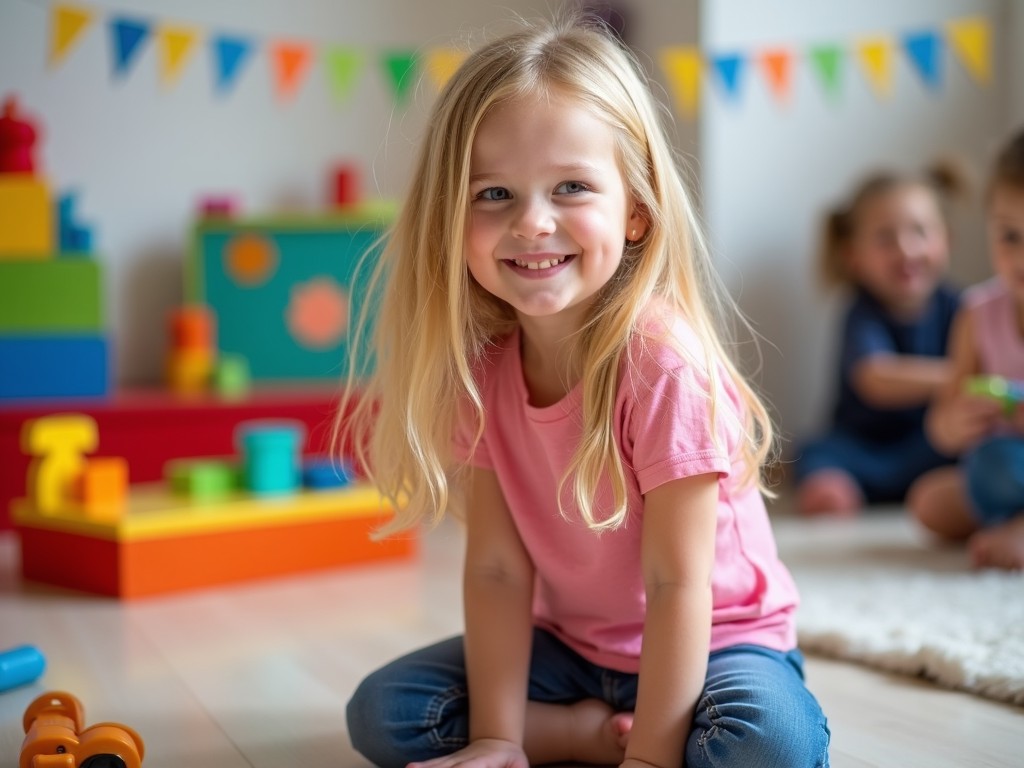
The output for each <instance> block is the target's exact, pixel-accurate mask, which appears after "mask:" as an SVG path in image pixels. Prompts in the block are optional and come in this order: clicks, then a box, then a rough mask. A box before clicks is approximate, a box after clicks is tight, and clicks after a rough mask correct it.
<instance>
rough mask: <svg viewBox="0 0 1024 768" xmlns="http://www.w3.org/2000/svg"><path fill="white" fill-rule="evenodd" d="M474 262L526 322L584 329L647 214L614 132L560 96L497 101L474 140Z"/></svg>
mask: <svg viewBox="0 0 1024 768" xmlns="http://www.w3.org/2000/svg"><path fill="white" fill-rule="evenodd" d="M469 197H470V210H469V219H468V225H467V232H466V251H465V257H466V263H467V265H468V267H469V271H470V273H471V274H472V275H473V277H474V279H475V280H476V281H477V282H478V283H479V284H480V285H481V286H482V287H483V288H484V289H485V290H486V291H488V292H489V293H491V294H493V295H494V296H496V297H498V298H499V299H502V300H504V301H505V302H507V303H508V304H509V305H511V306H512V308H513V309H514V310H515V312H516V315H517V316H518V317H519V319H520V322H522V323H524V324H529V323H543V324H545V325H548V326H549V327H550V324H552V323H555V324H558V327H559V328H562V329H564V330H565V332H567V333H571V332H573V331H574V330H577V329H578V328H580V327H581V326H582V324H583V322H584V319H585V317H586V311H587V308H588V307H589V306H590V304H591V303H592V302H593V300H594V298H595V296H596V294H597V293H598V291H599V290H600V289H601V287H602V286H604V285H605V283H607V282H608V280H609V279H610V278H611V277H612V275H613V274H614V273H615V271H616V270H617V269H618V267H619V264H620V262H621V261H622V255H623V248H624V246H625V241H626V239H627V237H628V238H629V239H630V240H637V239H639V238H641V237H643V234H644V232H645V231H646V230H645V227H646V224H645V222H644V221H643V218H642V217H641V216H640V215H639V214H638V213H637V212H636V209H635V206H634V204H633V202H632V200H631V198H630V194H629V192H628V190H627V189H626V184H625V181H624V179H623V175H622V172H621V170H620V168H619V163H618V154H617V152H616V148H615V137H614V134H613V132H612V129H611V128H610V127H609V126H608V125H607V124H606V123H604V122H603V121H601V120H600V119H598V118H597V117H596V116H595V115H594V114H593V112H592V111H590V110H589V109H587V108H585V107H584V106H582V105H581V104H580V103H579V102H577V101H573V100H572V99H569V98H566V97H564V96H561V95H559V94H551V95H550V97H525V98H522V99H517V100H514V101H509V102H504V103H501V104H498V105H496V106H495V107H494V108H492V109H491V111H490V112H489V113H488V114H487V115H486V117H485V118H484V120H483V121H482V122H481V124H480V127H479V129H478V131H477V135H476V139H475V140H474V142H473V148H472V154H471V159H470V177H469Z"/></svg>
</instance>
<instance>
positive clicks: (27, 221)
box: [0, 173, 54, 259]
mask: <svg viewBox="0 0 1024 768" xmlns="http://www.w3.org/2000/svg"><path fill="white" fill-rule="evenodd" d="M53 229H54V227H53V205H52V202H51V200H50V189H49V187H48V186H47V184H46V182H45V181H43V180H42V179H41V178H39V177H38V176H33V175H32V174H29V173H3V174H0V259H4V258H11V257H16V258H26V257H28V258H31V257H35V258H40V259H48V258H52V256H53V250H54V247H53Z"/></svg>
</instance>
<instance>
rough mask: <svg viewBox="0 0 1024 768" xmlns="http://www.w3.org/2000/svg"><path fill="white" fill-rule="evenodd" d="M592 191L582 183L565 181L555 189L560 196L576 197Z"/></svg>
mask: <svg viewBox="0 0 1024 768" xmlns="http://www.w3.org/2000/svg"><path fill="white" fill-rule="evenodd" d="M589 190H590V187H588V186H587V185H586V184H584V183H583V182H582V181H565V182H562V183H561V184H559V185H558V186H557V187H555V192H556V193H557V194H560V195H575V194H578V193H580V192H587V191H589Z"/></svg>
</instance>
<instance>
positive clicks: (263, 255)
mask: <svg viewBox="0 0 1024 768" xmlns="http://www.w3.org/2000/svg"><path fill="white" fill-rule="evenodd" d="M224 261H225V265H224V266H225V271H226V272H227V273H228V274H229V275H230V276H231V277H232V278H233V279H234V280H235V282H236V283H240V284H242V285H246V286H250V287H251V286H256V285H261V284H263V283H265V282H267V280H269V279H270V278H271V276H272V275H273V274H274V272H275V271H276V270H277V248H276V247H275V246H274V243H273V242H272V241H271V240H269V239H268V238H266V237H261V236H260V235H238V236H237V237H234V238H232V239H231V241H230V242H229V243H228V245H227V248H226V249H225V251H224Z"/></svg>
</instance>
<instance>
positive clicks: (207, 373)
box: [167, 348, 214, 395]
mask: <svg viewBox="0 0 1024 768" xmlns="http://www.w3.org/2000/svg"><path fill="white" fill-rule="evenodd" d="M213 366H214V353H213V352H212V351H211V350H209V349H185V348H182V349H174V350H171V353H170V355H169V356H168V358H167V385H168V386H169V387H170V389H171V390H172V391H173V392H175V393H176V394H179V395H194V394H199V393H201V392H206V391H207V390H208V389H209V388H210V377H211V376H212V375H213Z"/></svg>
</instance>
